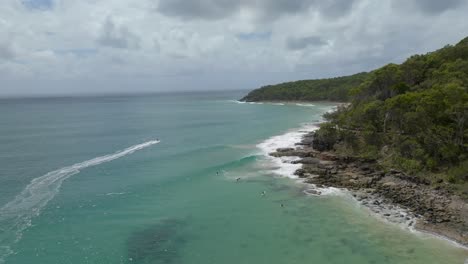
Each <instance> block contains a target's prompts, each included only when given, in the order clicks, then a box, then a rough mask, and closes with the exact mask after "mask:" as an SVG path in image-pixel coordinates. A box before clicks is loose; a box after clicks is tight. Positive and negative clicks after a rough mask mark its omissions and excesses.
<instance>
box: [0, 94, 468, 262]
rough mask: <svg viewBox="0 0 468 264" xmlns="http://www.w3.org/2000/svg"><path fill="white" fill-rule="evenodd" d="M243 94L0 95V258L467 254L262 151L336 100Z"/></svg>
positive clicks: (323, 258) (288, 139)
mask: <svg viewBox="0 0 468 264" xmlns="http://www.w3.org/2000/svg"><path fill="white" fill-rule="evenodd" d="M244 93H245V92H239V91H236V92H199V93H195V92H194V93H177V94H148V95H119V96H117V95H116V96H95V97H91V96H89V97H86V96H82V97H51V98H11V99H0V146H1V150H0V263H8V264H10V263H11V264H15V263H16V264H19V263H21V264H23V263H24V264H34V263H38V264H42V263H47V264H55V263H57V264H64V263H174V264H198V263H199V264H208V263H213V264H218V263H223V264H230V263H236V264H239V263H255V264H259V263H269V264H276V263H277V264H284V263H288V264H295V263H320V264H328V263H330V264H331V263H337V264H338V263H347V264H352V263H359V264H367V263H368V264H371V263H379V264H380V263H399V264H405V263H407V264H417V263H421V264H422V263H425V264H427V263H444V264H452V263H453V264H455V263H458V264H462V263H464V261H465V259H466V258H467V257H468V253H467V251H466V250H465V249H462V248H460V247H458V246H456V245H454V244H453V243H451V242H449V241H447V240H444V239H441V238H437V237H434V236H431V235H428V234H423V233H419V232H416V231H414V230H411V229H409V228H407V227H404V226H400V225H397V224H392V223H387V222H385V221H384V220H383V219H381V218H379V217H376V216H374V215H372V214H371V213H370V211H369V210H367V209H366V208H364V207H362V206H360V205H359V204H358V203H357V202H356V201H355V200H354V199H353V198H352V196H351V195H349V194H348V193H347V192H345V191H340V190H336V189H326V190H323V192H324V195H321V196H314V195H307V194H306V192H304V190H307V188H309V187H308V186H307V185H305V184H303V183H301V182H300V181H299V180H298V179H296V178H295V177H294V175H293V172H294V171H295V170H296V169H297V168H298V165H295V164H288V163H283V162H281V161H280V160H279V159H274V158H271V157H269V156H268V155H267V154H268V152H271V151H273V150H275V149H276V148H278V147H287V146H294V143H296V142H297V141H298V140H299V139H300V137H301V135H303V133H305V132H306V131H309V130H311V129H313V128H314V127H316V125H317V123H318V122H320V121H321V120H322V115H323V113H325V112H327V111H331V110H332V109H333V108H334V107H335V104H333V103H313V104H294V103H290V104H273V103H264V104H249V103H240V102H238V101H236V100H237V99H238V98H240V97H242V96H243V95H244Z"/></svg>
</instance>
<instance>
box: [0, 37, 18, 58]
mask: <svg viewBox="0 0 468 264" xmlns="http://www.w3.org/2000/svg"><path fill="white" fill-rule="evenodd" d="M16 54H17V52H16V49H15V47H14V46H13V44H12V43H11V42H9V41H3V42H2V41H0V62H1V61H2V60H11V59H13V58H15V57H16Z"/></svg>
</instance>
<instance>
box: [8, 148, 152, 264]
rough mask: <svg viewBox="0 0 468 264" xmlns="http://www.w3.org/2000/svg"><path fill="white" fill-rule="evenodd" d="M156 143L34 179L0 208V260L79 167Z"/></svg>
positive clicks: (77, 164)
mask: <svg viewBox="0 0 468 264" xmlns="http://www.w3.org/2000/svg"><path fill="white" fill-rule="evenodd" d="M159 142H160V141H159V140H151V141H148V142H145V143H142V144H138V145H134V146H131V147H129V148H126V149H124V150H122V151H118V152H115V153H114V154H109V155H104V156H100V157H97V158H94V159H90V160H87V161H84V162H80V163H76V164H73V165H71V166H68V167H63V168H61V169H58V170H55V171H51V172H49V173H47V174H45V175H43V176H41V177H38V178H35V179H33V180H32V181H31V183H29V184H28V185H27V186H26V188H24V190H23V191H22V192H21V193H20V194H18V195H17V196H16V197H15V198H14V199H13V200H12V201H10V202H8V203H7V204H5V205H4V206H3V207H2V208H0V230H1V233H0V263H3V262H4V261H5V257H6V256H8V255H10V254H11V253H12V251H11V248H10V246H11V244H12V243H15V242H17V241H18V240H20V239H21V235H22V232H23V231H24V230H25V229H26V228H28V227H29V226H30V225H31V220H32V218H33V217H35V216H38V215H39V214H40V212H41V209H42V208H44V207H45V206H46V205H47V203H48V202H49V201H50V200H52V198H54V196H55V195H56V194H57V193H58V191H59V189H60V186H61V185H62V182H63V181H64V180H66V179H68V178H69V177H71V176H72V175H74V174H77V173H79V172H80V170H81V169H84V168H88V167H92V166H96V165H99V164H102V163H105V162H109V161H112V160H115V159H118V158H121V157H123V156H126V155H129V154H132V153H134V152H135V151H138V150H141V149H144V148H146V147H149V146H151V145H154V144H157V143H159Z"/></svg>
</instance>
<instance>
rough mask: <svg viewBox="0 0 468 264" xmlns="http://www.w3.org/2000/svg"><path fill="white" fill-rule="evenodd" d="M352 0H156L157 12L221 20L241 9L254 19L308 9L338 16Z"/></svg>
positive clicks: (181, 16)
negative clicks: (252, 14) (157, 1)
mask: <svg viewBox="0 0 468 264" xmlns="http://www.w3.org/2000/svg"><path fill="white" fill-rule="evenodd" d="M354 1H355V0H328V1H319V0H275V1H271V0H191V1H186V0H160V1H159V7H158V10H159V11H160V12H161V13H162V14H165V15H167V16H175V17H180V18H183V19H205V20H218V19H225V18H228V17H230V16H232V15H233V14H236V13H238V12H241V11H242V10H244V11H247V12H251V13H254V16H255V17H256V18H257V19H258V20H261V21H263V20H269V21H270V20H276V19H279V18H281V17H282V16H284V15H297V14H301V13H307V12H308V11H309V10H310V9H314V10H315V11H317V12H319V13H321V14H322V15H325V16H332V17H338V16H342V15H345V14H346V13H347V12H349V11H350V9H351V7H352V5H353V3H354Z"/></svg>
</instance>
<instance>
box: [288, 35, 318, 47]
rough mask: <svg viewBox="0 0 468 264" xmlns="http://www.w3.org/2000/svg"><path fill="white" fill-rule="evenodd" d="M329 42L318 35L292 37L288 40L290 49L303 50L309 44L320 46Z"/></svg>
mask: <svg viewBox="0 0 468 264" xmlns="http://www.w3.org/2000/svg"><path fill="white" fill-rule="evenodd" d="M326 44H327V42H326V41H325V40H323V39H322V38H320V37H318V36H310V37H304V38H290V39H288V40H287V43H286V46H287V48H288V49H290V50H302V49H305V48H307V47H308V46H315V47H320V46H324V45H326Z"/></svg>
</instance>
